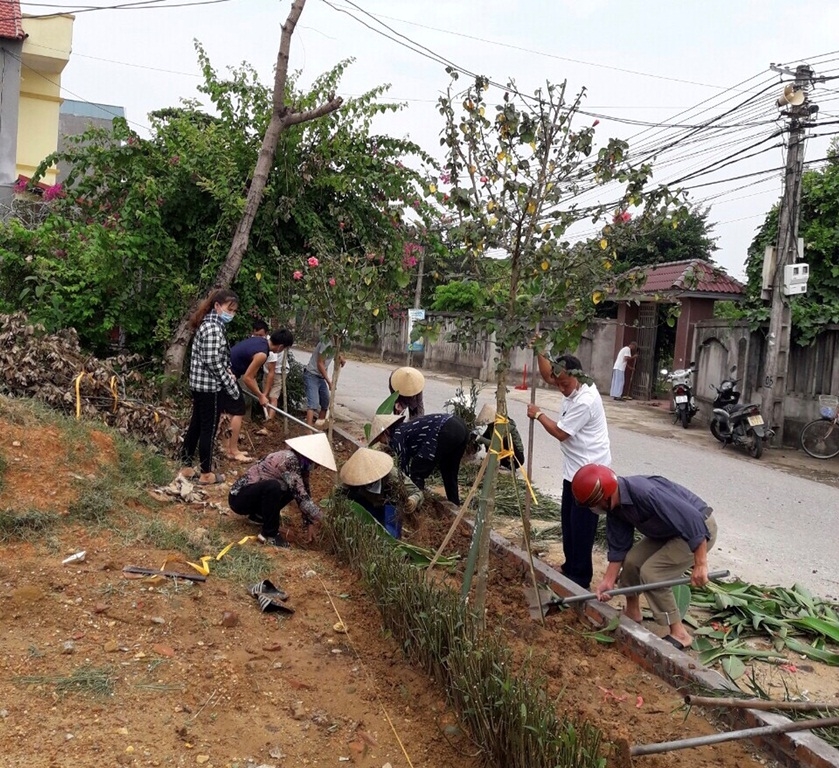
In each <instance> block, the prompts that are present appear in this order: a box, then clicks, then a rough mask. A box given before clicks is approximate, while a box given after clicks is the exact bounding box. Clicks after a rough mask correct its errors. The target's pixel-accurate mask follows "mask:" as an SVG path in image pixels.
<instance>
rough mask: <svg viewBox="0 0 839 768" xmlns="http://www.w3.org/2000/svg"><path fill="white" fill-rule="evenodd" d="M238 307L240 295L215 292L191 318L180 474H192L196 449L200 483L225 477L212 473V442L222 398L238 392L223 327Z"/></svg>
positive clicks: (221, 291) (207, 483) (207, 482)
mask: <svg viewBox="0 0 839 768" xmlns="http://www.w3.org/2000/svg"><path fill="white" fill-rule="evenodd" d="M238 308H239V297H238V296H237V295H236V294H235V293H233V291H228V290H220V291H215V292H214V293H213V294H211V295H210V296H208V297H207V298H206V299H205V300H204V301H203V302H201V304H199V306H198V308H197V309H196V310H195V313H194V314H193V315H192V317H191V318H190V327H191V328H192V329H193V330H194V331H195V335H194V336H193V339H192V348H191V353H190V355H191V356H190V362H189V389H190V394H191V396H192V417H191V418H190V421H189V426H188V427H187V430H186V433H185V434H184V440H183V445H182V447H181V464H182V466H183V469H182V470H181V474H182V475H184V476H185V477H192V476H193V474H194V471H193V469H192V460H193V458H194V456H195V449H196V448H198V458H199V461H200V463H201V473H200V475H199V477H198V482H199V483H200V484H202V485H209V484H212V483H222V482H224V476H223V475H220V474H217V473H215V472H213V441H214V440H215V436H216V429H217V428H218V421H219V414H220V413H221V406H222V397H223V396H227V397H234V396H237V395H238V394H239V387H238V386H237V384H236V378H235V377H234V376H233V373H232V372H231V370H230V349H229V347H228V344H227V333H226V331H225V326H226V325H227V324H228V323H229V322H230V321H231V320H232V319H233V318H234V316H235V315H236V310H237V309H238Z"/></svg>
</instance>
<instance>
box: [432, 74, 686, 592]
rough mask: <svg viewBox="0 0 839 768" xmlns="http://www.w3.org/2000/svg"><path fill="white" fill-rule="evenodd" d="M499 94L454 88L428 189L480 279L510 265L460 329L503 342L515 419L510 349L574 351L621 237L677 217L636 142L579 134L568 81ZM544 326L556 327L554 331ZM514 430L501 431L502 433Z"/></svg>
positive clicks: (503, 408)
mask: <svg viewBox="0 0 839 768" xmlns="http://www.w3.org/2000/svg"><path fill="white" fill-rule="evenodd" d="M451 74H452V78H453V81H454V80H457V74H456V73H451ZM489 86H490V83H489V81H488V80H487V79H486V78H484V77H477V78H476V79H475V80H474V82H472V83H470V84H469V86H468V87H467V88H466V89H465V91H461V92H460V93H459V95H457V96H455V95H454V94H453V87H452V86H450V87H449V89H448V93H447V95H446V96H445V97H443V98H441V99H440V102H439V111H440V113H441V114H442V116H443V117H444V119H445V121H446V123H445V128H444V131H443V134H442V136H443V138H442V143H443V144H444V145H445V147H446V151H447V160H446V167H445V170H444V172H443V173H442V174H441V177H440V181H441V184H442V185H443V186H444V189H443V190H438V189H437V187H436V185H432V187H431V189H430V191H431V192H432V193H433V194H436V196H437V199H438V203H439V204H441V205H443V206H446V207H447V208H449V209H450V210H451V211H452V213H453V215H454V221H455V224H454V226H453V227H452V228H451V230H450V232H449V233H448V236H449V238H450V240H451V241H452V242H453V243H455V244H456V245H457V247H459V248H460V249H462V251H463V252H465V253H467V254H470V255H471V256H472V257H473V258H474V260H475V264H476V265H477V266H476V269H477V270H478V274H479V275H480V271H481V269H482V267H481V262H483V263H484V264H486V262H487V261H489V260H487V259H483V258H481V257H483V256H484V255H485V254H486V253H487V252H489V251H495V252H496V253H501V254H502V258H504V259H505V260H506V262H507V269H508V278H507V280H506V281H505V282H504V284H503V286H498V289H497V290H493V291H491V292H488V293H487V299H486V301H485V302H484V303H483V305H482V306H481V307H479V308H476V309H475V310H474V311H473V312H471V313H470V314H468V315H465V316H463V317H462V320H461V322H460V323H459V327H458V329H457V335H458V340H460V341H468V340H471V339H474V338H476V337H477V336H478V335H479V334H487V335H489V334H494V335H495V341H496V345H497V347H498V350H499V356H498V358H497V360H496V382H497V385H498V386H497V391H496V400H497V412H498V414H499V415H501V416H506V414H507V403H506V377H507V371H508V369H509V365H510V354H511V351H512V350H513V349H515V348H516V347H518V348H525V347H527V346H528V345H530V344H531V343H532V342H533V340H534V333H535V332H536V330H537V329H539V330H541V335H540V336H538V338H537V339H536V341H535V346H536V348H537V349H538V350H540V351H542V350H544V349H545V348H546V347H547V346H548V345H550V346H552V347H553V348H555V349H560V350H564V349H573V348H575V347H576V345H577V343H578V342H579V338H580V336H581V334H582V332H583V330H584V329H585V327H586V325H587V324H588V321H589V320H590V318H591V316H592V315H593V313H594V310H595V307H596V304H598V303H599V302H600V301H602V299H603V298H604V297H605V295H606V290H607V288H606V286H607V285H609V284H612V283H613V282H614V280H615V278H614V276H613V273H612V266H613V264H614V260H615V257H616V253H615V251H614V249H613V244H612V238H613V236H614V234H615V230H616V228H617V227H618V226H619V225H621V224H625V223H626V222H627V221H628V219H629V217H630V216H631V215H632V214H631V213H630V209H635V211H636V212H638V213H640V214H641V215H643V217H644V218H645V219H647V220H652V219H656V218H663V217H665V216H667V215H672V213H668V206H669V205H670V204H671V203H672V202H673V201H674V198H673V197H672V196H671V195H670V193H669V192H668V191H667V190H666V189H661V188H659V189H657V190H654V191H649V190H647V182H648V179H649V176H650V172H651V168H650V166H649V165H646V164H641V165H638V166H636V165H633V163H632V162H631V158H630V154H629V147H628V145H627V144H626V142H624V141H621V140H618V139H610V140H609V141H608V142H607V143H606V144H605V145H604V146H602V147H601V148H600V149H599V150H595V143H594V138H595V127H596V126H597V123H598V121H597V120H595V121H594V122H593V123H589V124H588V125H577V123H579V122H580V121H579V118H580V115H579V113H578V108H579V105H580V101H581V99H582V96H583V93H582V92H581V93H579V94H577V95H576V96H574V97H569V95H568V92H567V87H566V84H565V83H563V84H561V85H553V84H550V83H549V84H547V85H546V86H545V88H543V89H540V90H537V91H536V92H535V93H534V95H533V96H527V95H524V94H521V93H519V92H518V91H517V89H516V88H515V85H514V84H513V83H510V84H508V87H507V89H506V90H505V92H504V93H503V97H502V99H501V103H500V104H498V105H497V106H495V107H494V108H493V107H492V106H491V105H489V104H488V103H487V102H486V98H485V94H486V91H487V90H488V89H489ZM493 113H494V114H493ZM601 187H602V188H603V189H604V190H605V191H604V192H603V193H602V194H600V195H598V197H599V198H600V199H599V200H597V201H596V202H592V203H588V204H586V203H585V202H584V201H585V195H586V193H588V192H590V191H592V190H597V189H598V188H601ZM604 197H605V200H604V199H603V198H604ZM585 220H588V221H590V222H591V223H592V224H593V225H594V226H595V227H597V229H599V237H598V238H597V239H595V240H594V241H582V242H579V243H576V244H571V242H570V239H569V238H568V236H567V234H566V233H567V231H568V229H569V227H571V226H572V225H573V224H576V223H577V222H581V221H585ZM478 279H480V277H479V278H478ZM546 318H555V320H554V321H553V322H551V323H549V324H547V323H546V322H545V319H546ZM505 431H506V426H505V425H504V424H503V423H501V424H499V429H498V432H499V433H500V434H501V435H503V433H504V432H505ZM493 439H494V444H493V446H492V447H493V448H494V449H496V450H497V449H500V447H501V443H500V439H499V437H498V436H496V437H494V438H493ZM497 461H498V460H497V455H496V454H495V453H494V452H493V451H491V452H490V456H489V459H488V465H487V470H486V474H485V480H484V485H483V488H482V493H481V497H480V502H479V516H478V522H479V526H477V527H476V530H477V529H478V528H481V529H482V534H481V541H480V542H479V541H478V537H477V536H476V542H475V546H473V551H472V553H471V555H470V568H469V570H468V573H469V574H471V571H472V569H473V568H474V564H475V558H476V556H477V552H479V551H480V552H481V554H482V560H483V562H484V563H485V562H486V558H485V555H486V552H487V551H488V541H489V539H488V534H489V520H490V517H491V514H492V507H493V488H494V484H495V478H496V474H497ZM483 575H484V576H485V573H484V574H483ZM481 576H482V569H481V568H480V567H479V579H478V591H477V594H476V598H477V602H478V604H479V608H480V606H481V605H482V603H483V589H485V579H482V578H481Z"/></svg>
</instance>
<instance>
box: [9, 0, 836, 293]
mask: <svg viewBox="0 0 839 768" xmlns="http://www.w3.org/2000/svg"><path fill="white" fill-rule="evenodd" d="M140 1H142V0H140ZM57 2H58V3H59V4H60V5H61V6H62V8H66V9H67V10H74V9H80V8H82V7H84V5H83V4H79V5H75V6H74V5H71V0H57ZM127 2H138V0H91V3H90V4H91V5H99V6H107V5H116V4H118V3H127ZM146 2H149V0H146ZM186 3H195V4H194V5H193V6H192V7H189V6H187V7H180V8H174V7H173V8H166V7H165V6H169V5H172V6H174V5H183V4H186ZM330 3H332V5H331V6H330V4H328V3H327V2H325V0H308V2H307V5H306V8H305V10H304V11H303V16H302V18H301V21H300V25H299V26H298V29H297V32H296V34H295V36H294V39H293V41H292V56H291V64H292V69H294V70H299V71H300V72H301V81H302V83H304V84H305V83H308V82H311V80H312V79H314V78H315V77H317V76H318V75H319V74H321V73H322V72H323V71H325V70H327V69H329V68H331V67H332V66H333V65H334V64H335V63H336V62H337V61H339V60H341V59H344V58H350V57H351V58H354V59H355V63H354V64H353V65H352V66H351V67H350V69H349V71H348V72H347V74H346V76H345V78H344V84H343V89H342V91H341V95H355V94H360V93H362V92H364V91H366V90H368V89H370V88H372V87H374V86H377V85H380V84H382V83H389V84H391V86H392V88H391V90H390V94H391V97H392V98H393V99H394V100H398V101H404V102H405V103H406V105H407V106H406V108H405V109H404V110H403V111H402V112H401V113H399V114H397V115H394V116H390V117H386V118H383V119H382V121H381V122H380V123H379V125H378V126H377V128H378V130H380V131H382V132H388V133H391V134H393V135H397V136H410V137H411V138H412V139H413V140H414V141H416V142H418V143H419V144H420V145H422V146H423V148H424V149H426V150H427V151H428V152H430V153H432V154H434V155H439V132H440V129H441V127H442V124H441V118H440V116H439V114H438V113H437V110H436V107H435V102H436V99H437V97H438V96H439V95H440V93H441V92H442V91H444V90H445V88H446V86H447V84H448V76H447V75H446V73H445V71H444V65H443V64H441V63H440V62H439V61H433V60H431V58H428V57H424V56H422V55H420V54H419V53H417V52H415V51H412V50H408V49H407V48H406V47H404V46H402V45H399V44H397V43H396V42H394V41H392V40H389V39H387V38H386V37H384V36H383V35H382V34H378V33H376V32H373V31H371V30H370V29H368V28H366V27H365V26H363V24H362V23H360V22H361V21H363V22H364V23H366V24H369V25H370V26H373V27H376V28H377V29H379V30H380V31H381V32H384V33H386V34H388V35H391V36H394V37H398V39H399V40H401V41H402V42H404V43H407V40H405V38H407V39H408V40H409V41H411V42H412V43H414V44H416V45H419V46H424V47H425V48H427V49H430V50H431V51H433V52H434V54H437V55H439V56H440V57H443V58H445V59H448V60H449V61H451V62H453V63H454V64H456V65H457V66H459V67H463V68H464V69H467V70H470V71H472V72H478V73H481V74H485V75H488V76H489V77H491V78H492V79H493V80H495V81H498V82H506V81H507V80H508V79H509V78H514V79H515V80H516V83H517V85H518V88H519V89H520V90H522V91H525V92H526V91H532V90H533V88H535V87H538V86H539V85H541V84H543V83H544V82H545V81H546V80H550V81H553V82H559V81H562V80H565V79H567V80H568V83H569V87H570V88H571V89H572V90H578V89H580V88H582V87H585V88H586V91H587V95H586V99H585V104H584V108H585V109H586V110H588V111H591V112H595V113H598V114H600V115H603V116H604V117H601V120H600V125H599V127H598V136H599V137H601V138H602V139H605V138H607V137H609V136H618V137H622V138H627V139H630V148H631V149H632V148H635V149H636V151H639V152H641V151H644V150H646V151H649V150H651V149H653V148H656V147H661V146H662V145H663V144H665V143H668V142H670V141H673V140H675V139H679V140H680V141H679V143H678V144H677V145H676V146H675V147H673V148H672V149H671V150H669V151H668V153H666V154H662V155H661V158H660V161H659V163H658V164H657V165H656V172H655V179H656V181H659V182H667V181H672V180H674V179H677V178H679V177H681V176H684V175H686V174H688V173H695V172H696V171H699V170H702V169H704V168H705V167H706V166H708V165H709V164H711V163H713V162H714V161H717V160H720V161H722V162H725V163H729V161H731V160H735V161H736V162H731V163H730V164H728V165H726V167H724V168H721V169H720V170H719V171H717V172H716V173H707V172H706V173H703V174H702V175H698V176H695V177H694V178H692V179H690V180H688V181H685V182H684V185H686V186H692V185H696V184H707V183H708V182H714V181H719V180H728V179H731V177H734V176H739V175H743V174H755V173H757V172H759V171H768V170H769V169H772V168H777V167H779V166H781V165H783V162H784V149H783V147H781V146H776V145H777V144H779V143H780V142H781V141H782V138H780V137H775V138H769V137H770V134H771V133H772V132H773V131H776V130H777V129H778V128H779V127H781V126H782V125H784V122H783V121H780V122H778V121H777V119H778V117H779V110H778V108H777V107H776V106H775V105H774V102H775V99H776V98H777V97H778V95H779V94H780V92H781V89H782V84H781V79H782V76H781V75H779V74H777V73H773V72H772V71H771V70H770V69H769V65H770V63H772V62H776V63H783V64H785V65H788V66H791V67H793V68H794V67H795V65H796V64H798V63H803V62H807V63H810V64H811V65H812V66H813V68H814V70H815V72H816V74H817V75H826V76H828V77H830V76H837V75H839V50H838V49H839V35H837V30H839V2H837V1H836V0H811V1H810V2H807V1H806V0H800V1H799V2H797V3H789V2H780V0H727V1H722V0H704V1H703V2H698V1H697V0H692V1H689V0H675V1H674V0H669V2H662V1H660V0H637V1H636V2H618V1H617V0H504V1H503V2H502V0H480V1H478V0H437V2H431V1H430V0H390V2H387V1H386V0H353V4H349V3H348V0H330ZM290 7H291V2H290V0H282V1H280V2H278V1H276V0H216V1H215V2H208V1H207V0H204V3H203V4H202V3H200V2H199V0H159V1H158V2H151V3H150V4H149V5H148V6H147V7H145V8H138V9H134V10H128V9H125V10H103V11H93V12H82V13H77V15H76V21H75V24H74V29H73V54H72V56H71V59H70V62H69V64H68V65H67V68H66V69H65V71H64V74H63V77H62V86H63V95H64V96H65V98H69V99H80V100H84V101H90V102H95V103H105V104H114V105H120V106H123V107H125V109H126V112H127V117H128V119H129V121H131V122H132V124H133V125H134V127H135V128H136V129H137V130H138V131H140V132H141V133H143V134H147V133H148V130H147V126H148V121H147V117H146V116H147V114H148V113H149V112H150V111H152V110H154V109H158V108H160V107H166V106H172V105H176V104H178V103H179V101H180V100H181V99H183V98H197V97H198V96H199V94H198V93H197V91H196V90H195V88H196V85H197V84H198V83H199V82H200V78H199V77H198V67H197V64H196V57H195V51H194V47H193V40H195V39H197V40H199V41H200V42H201V43H202V44H203V45H204V47H205V48H206V50H207V52H208V54H209V55H210V58H211V61H212V63H213V65H214V66H215V67H216V69H219V70H224V68H225V67H228V66H235V65H237V64H239V63H241V62H242V61H247V62H249V63H250V64H251V65H252V66H253V67H255V69H256V70H257V71H258V72H259V73H260V75H261V76H262V77H263V78H264V80H265V81H266V82H269V83H270V82H271V81H272V79H273V66H274V62H275V60H276V55H277V48H278V44H279V35H280V25H281V23H282V21H283V20H284V19H285V17H286V15H287V14H288V11H289V9H290ZM55 10H57V9H56V8H50V7H45V5H44V4H43V3H39V4H37V5H36V4H27V3H23V11H24V13H28V14H32V15H37V14H43V13H47V12H52V11H55ZM342 11H347V12H349V13H345V12H342ZM365 12H366V13H367V14H369V15H365ZM349 14H352V15H349ZM377 21H378V22H383V23H384V24H386V25H387V26H388V27H390V28H391V30H392V31H388V30H387V29H386V28H384V27H382V26H380V25H379V24H378V23H377ZM400 35H401V36H404V37H399V36H400ZM785 79H787V80H788V79H789V78H785ZM761 91H762V93H761ZM496 94H498V95H499V96H500V92H499V91H496ZM750 98H751V100H750V101H749V103H748V104H746V105H745V106H742V107H739V108H738V109H736V110H735V111H733V112H732V113H731V114H730V115H728V116H727V117H726V118H725V119H724V120H723V121H722V123H723V124H730V123H737V125H734V126H730V127H727V128H722V129H720V130H717V131H709V130H705V131H702V132H701V133H698V134H696V135H695V136H692V137H687V134H688V132H689V131H690V130H691V129H689V128H684V127H680V126H697V125H701V124H703V123H705V122H706V121H708V120H709V119H711V118H713V117H716V116H717V115H719V114H721V113H723V112H725V111H727V110H731V109H732V108H734V107H737V105H738V104H740V103H742V102H744V101H746V100H747V99H750ZM811 99H812V100H813V101H814V102H816V103H818V104H819V105H820V107H821V111H820V113H819V122H822V123H829V122H831V121H837V120H839V79H837V80H834V81H827V82H825V83H821V84H817V85H816V88H815V90H814V91H813V92H812V94H811ZM490 100H492V99H490ZM621 121H640V122H641V123H643V124H642V125H637V124H627V123H626V122H621ZM648 123H649V124H652V125H646V124H648ZM660 123H664V124H666V125H667V126H674V124H675V126H676V127H660V126H659V127H655V126H656V125H657V124H660ZM838 128H839V123H837V124H835V125H827V124H825V125H823V126H822V127H818V125H817V126H816V127H815V128H814V129H813V130H812V131H811V133H814V134H827V133H835V132H836V129H838ZM761 139H766V141H764V142H763V143H760V144H757V142H759V141H760V140H761ZM828 141H829V137H825V136H818V137H814V138H813V139H811V140H810V141H809V142H808V145H807V151H806V158H807V160H808V161H809V160H818V159H819V158H822V157H824V155H825V150H826V148H827V144H828ZM753 145H756V146H753ZM761 150H765V151H762V152H761ZM756 152H761V153H760V154H757V155H756V156H755V157H753V158H750V159H738V158H737V156H736V155H737V153H739V154H740V155H743V154H752V153H756ZM730 155H735V156H734V157H729V156H730ZM780 192H781V175H780V174H779V173H766V174H762V175H754V176H749V177H747V178H744V179H740V180H729V181H725V183H718V184H711V185H707V186H702V187H697V188H695V189H693V190H692V191H691V199H693V200H695V201H697V202H702V201H708V202H709V203H710V204H711V205H712V210H711V216H710V220H711V221H712V222H713V223H714V224H715V228H714V235H716V236H717V238H718V245H719V247H720V250H719V251H717V253H716V254H715V259H716V260H717V262H718V263H719V264H721V265H722V266H724V267H725V268H726V269H727V270H728V271H729V272H730V273H731V274H732V275H734V276H736V277H742V276H743V265H744V261H745V257H746V249H747V248H748V246H749V243H750V242H751V240H752V238H753V236H754V233H755V230H756V228H757V227H758V226H759V225H760V223H761V222H762V220H763V215H764V214H765V213H766V211H767V210H768V209H769V208H770V207H771V206H772V204H773V203H774V202H776V200H777V199H778V197H779V195H780Z"/></svg>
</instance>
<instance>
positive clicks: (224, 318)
mask: <svg viewBox="0 0 839 768" xmlns="http://www.w3.org/2000/svg"><path fill="white" fill-rule="evenodd" d="M218 316H219V317H220V318H221V322H223V323H224V324H225V325H226V324H227V323H229V322H230V321H231V320H232V319H233V318H234V317H236V315H234V314H233V312H228V311H227V310H226V309H223V310H222V311H221V312H219V313H218Z"/></svg>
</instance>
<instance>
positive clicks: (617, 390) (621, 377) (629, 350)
mask: <svg viewBox="0 0 839 768" xmlns="http://www.w3.org/2000/svg"><path fill="white" fill-rule="evenodd" d="M637 348H638V345H637V344H636V343H635V342H634V341H630V342H629V344H628V345H627V346H625V347H621V351H620V352H618V356H617V358H615V364H614V365H613V366H612V387H611V389H610V390H609V394H610V395H611V396H612V399H613V400H620V399H621V396H622V395H623V385H624V382H625V381H626V365H627V363H628V362H629V361H630V360H634V359H635V358H636V357H638V353H637V352H636V351H635V350H636V349H637Z"/></svg>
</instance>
